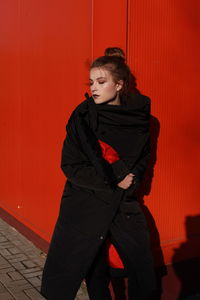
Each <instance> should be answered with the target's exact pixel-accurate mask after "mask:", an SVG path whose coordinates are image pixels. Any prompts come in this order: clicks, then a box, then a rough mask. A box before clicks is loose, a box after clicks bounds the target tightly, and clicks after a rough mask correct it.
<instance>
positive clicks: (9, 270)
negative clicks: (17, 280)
mask: <svg viewBox="0 0 200 300" xmlns="http://www.w3.org/2000/svg"><path fill="white" fill-rule="evenodd" d="M14 271H15V269H14V268H12V267H8V268H3V269H0V274H5V273H8V272H14Z"/></svg>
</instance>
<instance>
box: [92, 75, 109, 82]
mask: <svg viewBox="0 0 200 300" xmlns="http://www.w3.org/2000/svg"><path fill="white" fill-rule="evenodd" d="M98 79H106V77H103V76H101V77H98V78H96V80H98ZM90 81H93V80H92V79H91V78H90Z"/></svg>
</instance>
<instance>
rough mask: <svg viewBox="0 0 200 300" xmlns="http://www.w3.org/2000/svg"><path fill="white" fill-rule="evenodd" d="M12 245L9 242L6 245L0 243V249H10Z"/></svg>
mask: <svg viewBox="0 0 200 300" xmlns="http://www.w3.org/2000/svg"><path fill="white" fill-rule="evenodd" d="M12 246H13V245H12V244H11V243H10V242H9V243H8V242H6V243H0V249H5V248H9V247H12Z"/></svg>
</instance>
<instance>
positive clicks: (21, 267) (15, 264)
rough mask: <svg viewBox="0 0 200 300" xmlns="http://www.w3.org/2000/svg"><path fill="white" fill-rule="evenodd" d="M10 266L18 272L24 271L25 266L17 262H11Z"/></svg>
mask: <svg viewBox="0 0 200 300" xmlns="http://www.w3.org/2000/svg"><path fill="white" fill-rule="evenodd" d="M11 265H12V266H13V267H14V268H15V269H16V270H18V271H21V270H25V269H26V268H25V266H24V265H23V263H21V262H20V261H19V262H14V263H13V262H12V263H11Z"/></svg>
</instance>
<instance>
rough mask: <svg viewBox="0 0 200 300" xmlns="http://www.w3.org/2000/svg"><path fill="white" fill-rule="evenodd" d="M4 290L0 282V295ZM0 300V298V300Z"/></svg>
mask: <svg viewBox="0 0 200 300" xmlns="http://www.w3.org/2000/svg"><path fill="white" fill-rule="evenodd" d="M5 290H6V289H5V286H4V285H3V284H2V283H1V282H0V293H1V292H4V291H5ZM0 299H1V298H0Z"/></svg>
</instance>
